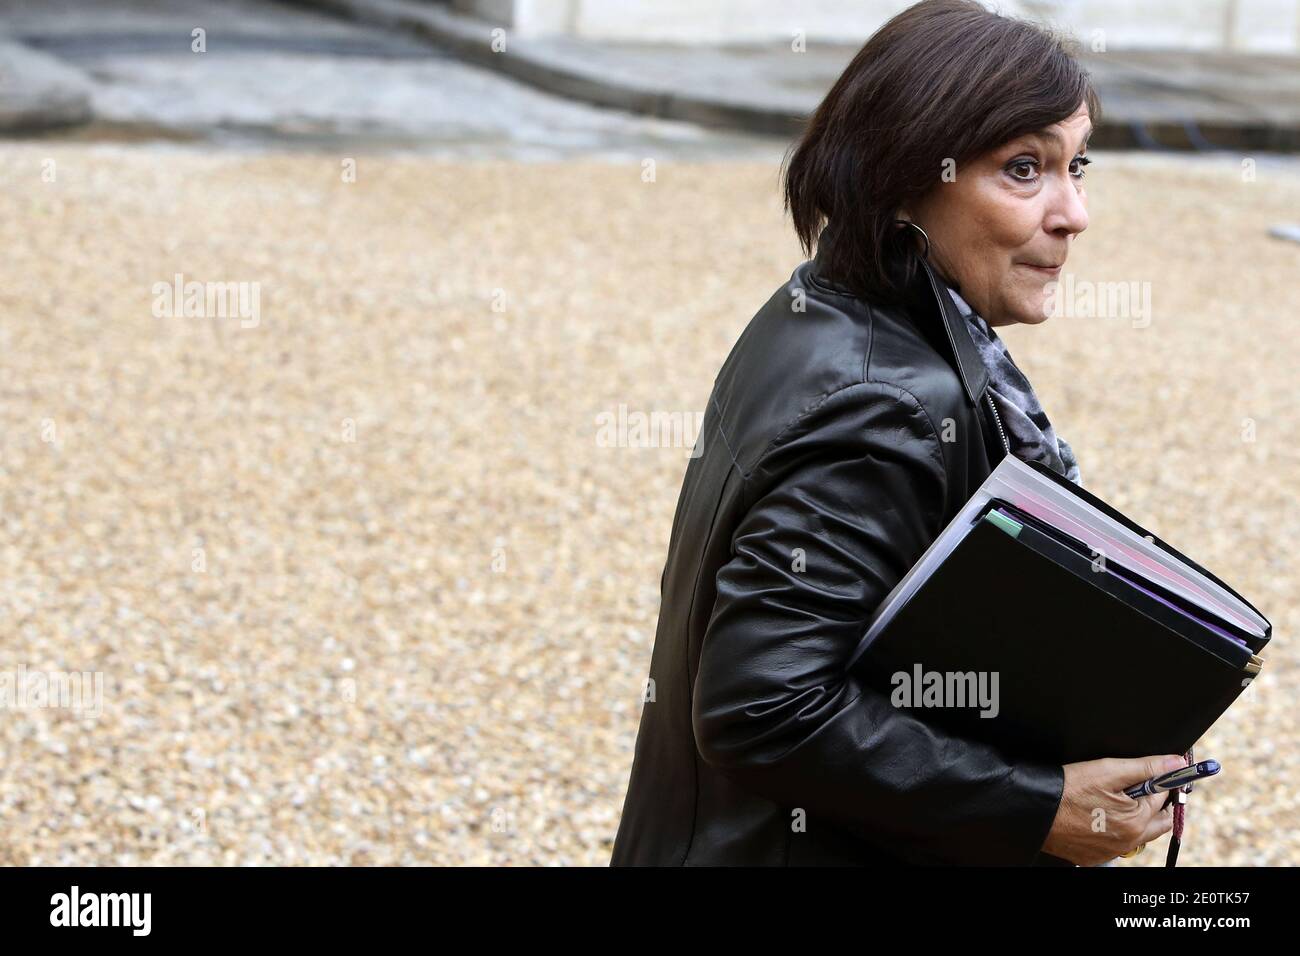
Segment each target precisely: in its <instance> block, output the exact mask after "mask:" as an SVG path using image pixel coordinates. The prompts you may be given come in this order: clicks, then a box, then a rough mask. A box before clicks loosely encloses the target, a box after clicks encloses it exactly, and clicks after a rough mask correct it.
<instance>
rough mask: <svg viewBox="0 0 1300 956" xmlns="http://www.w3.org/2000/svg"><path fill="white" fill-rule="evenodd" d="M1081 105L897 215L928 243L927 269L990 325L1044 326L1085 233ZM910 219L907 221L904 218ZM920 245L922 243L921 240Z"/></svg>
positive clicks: (1086, 123)
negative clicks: (1057, 285)
mask: <svg viewBox="0 0 1300 956" xmlns="http://www.w3.org/2000/svg"><path fill="white" fill-rule="evenodd" d="M1091 131H1092V121H1091V119H1090V118H1089V116H1088V108H1087V106H1086V105H1080V107H1079V109H1078V110H1077V111H1076V112H1075V113H1074V114H1073V115H1072V116H1070V117H1069V118H1068V119H1064V120H1062V121H1061V122H1059V123H1054V124H1053V125H1051V126H1048V127H1047V128H1046V129H1043V130H1041V131H1039V132H1037V133H1029V134H1027V135H1025V136H1021V137H1018V138H1017V139H1013V140H1011V141H1010V142H1007V143H1004V144H1003V145H1002V146H999V147H998V148H997V149H995V150H992V151H991V152H989V153H986V154H984V155H983V156H981V157H979V158H977V159H975V160H973V161H968V162H967V163H966V164H965V165H964V166H960V167H958V168H957V169H956V171H955V172H956V176H955V179H954V180H953V181H952V182H943V183H940V184H939V185H938V186H937V187H936V188H935V189H933V190H931V191H930V193H929V194H928V195H927V196H926V197H925V198H924V199H923V200H922V201H921V202H920V203H918V204H917V205H916V207H915V208H914V209H911V210H904V211H903V216H904V218H910V219H912V220H913V221H914V222H915V223H916V224H917V225H919V226H920V227H921V228H922V229H924V230H925V232H926V234H927V235H928V236H929V237H930V262H931V264H932V265H933V266H935V268H936V269H937V270H938V271H939V273H940V274H941V275H943V276H944V277H945V278H946V279H947V280H948V281H949V282H951V283H953V284H955V285H957V286H959V287H960V291H961V296H962V298H963V299H965V300H966V301H967V302H968V303H970V305H971V308H973V309H974V310H975V311H976V312H978V313H979V314H980V315H981V316H983V317H984V319H985V321H987V322H988V323H989V325H1010V324H1012V323H1013V322H1027V323H1031V324H1033V323H1038V322H1042V321H1043V320H1044V319H1045V318H1046V317H1047V310H1046V309H1045V308H1044V303H1045V302H1046V301H1047V300H1048V293H1049V292H1050V288H1054V287H1050V288H1049V287H1048V284H1049V283H1053V282H1056V281H1058V280H1059V279H1060V275H1061V268H1062V267H1063V266H1064V265H1065V260H1066V257H1067V256H1068V255H1069V254H1070V242H1071V240H1072V239H1073V238H1074V237H1075V235H1077V234H1078V233H1080V232H1083V230H1085V229H1087V228H1088V209H1087V206H1088V197H1087V193H1086V191H1085V190H1084V188H1083V167H1084V166H1085V165H1087V160H1086V159H1085V158H1084V154H1085V152H1086V150H1087V145H1088V135H1089V133H1091ZM909 213H910V215H909ZM918 242H919V237H918Z"/></svg>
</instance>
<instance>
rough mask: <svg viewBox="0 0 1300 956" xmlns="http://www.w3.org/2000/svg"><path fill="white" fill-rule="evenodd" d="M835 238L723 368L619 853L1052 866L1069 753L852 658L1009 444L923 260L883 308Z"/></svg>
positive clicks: (672, 582)
mask: <svg viewBox="0 0 1300 956" xmlns="http://www.w3.org/2000/svg"><path fill="white" fill-rule="evenodd" d="M828 238H829V237H828V236H827V235H826V234H825V233H824V234H823V237H822V242H823V243H825V242H826V241H827V239H828ZM824 249H825V246H824V245H822V246H820V247H819V251H818V255H817V257H816V258H815V259H813V260H811V261H808V262H804V263H803V264H801V265H800V266H799V267H798V268H797V269H795V271H794V273H793V275H792V276H791V278H790V280H789V281H788V282H787V283H786V284H785V285H784V286H782V287H781V288H780V289H778V290H777V292H776V293H775V294H774V295H773V296H772V298H771V299H770V300H769V301H768V302H767V303H766V304H765V305H764V306H763V307H762V309H760V310H759V312H758V314H757V315H755V316H754V318H753V320H752V321H751V322H750V323H749V325H748V327H747V328H746V329H745V331H744V333H743V334H742V335H741V337H740V339H739V341H738V342H737V343H736V345H735V347H734V349H733V350H732V352H731V355H730V356H729V357H728V358H727V360H726V362H725V364H724V365H723V367H722V370H721V372H720V373H719V374H718V377H717V380H716V382H715V384H714V389H713V394H712V396H711V397H710V399H709V405H708V408H707V409H706V411H705V417H704V421H703V427H702V429H701V433H700V438H699V442H701V443H702V445H701V446H700V447H697V448H696V452H697V455H696V457H693V458H692V459H691V460H690V463H689V465H688V466H687V470H686V477H685V481H684V483H683V486H682V491H681V497H680V499H679V501H678V504H677V512H676V515H675V517H674V519H673V527H672V536H671V540H670V544H669V550H668V561H667V564H666V566H665V568H664V573H663V578H662V581H661V607H660V614H659V625H658V630H657V632H656V636H655V644H654V652H653V657H652V660H651V665H650V678H651V682H650V683H649V684H648V685H647V686H648V690H647V694H646V696H647V698H648V699H647V701H646V703H645V705H644V708H643V710H642V715H641V724H640V730H639V733H638V736H637V742H636V756H635V760H634V763H633V766H632V776H631V781H630V783H629V786H628V791H627V797H626V800H625V802H624V806H623V816H622V820H621V822H620V824H619V829H618V836H617V838H616V840H615V843H614V852H613V857H612V859H611V863H612V864H613V865H616V866H617V865H637V864H640V865H683V864H684V865H716V864H750V865H752V864H771V865H783V864H789V865H800V864H826V863H839V864H891V863H893V864H897V863H917V864H927V863H929V864H933V863H949V864H1022V865H1024V864H1035V863H1049V864H1059V863H1061V862H1062V861H1059V860H1056V859H1055V858H1054V857H1049V856H1047V855H1046V854H1040V852H1039V850H1040V847H1041V846H1042V844H1043V841H1044V840H1045V838H1046V836H1047V833H1048V830H1049V829H1050V828H1051V824H1052V820H1053V818H1054V816H1055V813H1056V809H1057V806H1058V804H1059V802H1060V798H1061V790H1062V784H1063V772H1062V769H1061V767H1059V766H1049V765H1043V764H1034V763H1025V762H1018V761H1010V760H1008V759H1007V758H1006V757H1004V756H1003V755H1002V754H1001V753H999V752H998V751H996V750H994V749H993V748H991V747H989V746H986V745H984V744H982V743H977V742H974V741H970V740H963V739H959V738H954V737H952V736H949V735H947V734H945V733H943V732H942V731H940V730H939V729H937V728H935V727H932V726H930V725H928V724H926V723H924V722H922V721H921V720H918V719H917V718H916V717H915V716H912V715H910V714H908V713H907V712H905V711H902V710H898V709H896V708H895V707H893V706H892V705H891V703H890V701H889V699H888V698H887V696H885V695H884V694H881V693H879V692H877V691H875V690H873V689H871V688H868V687H866V686H864V684H863V683H862V682H861V681H860V680H859V679H858V678H857V677H855V676H854V675H853V674H852V673H849V672H846V667H845V665H846V663H847V660H848V657H849V655H850V653H851V652H852V651H853V650H854V648H855V647H856V645H857V642H858V640H859V638H860V637H861V635H862V634H863V632H864V630H865V627H866V624H867V621H868V619H869V618H870V616H871V614H872V612H873V611H874V610H875V608H876V607H877V605H878V604H879V603H880V602H881V600H882V599H883V598H884V597H885V595H886V594H888V592H889V591H890V589H892V588H893V586H894V585H895V584H896V583H897V582H898V580H899V579H900V578H901V577H902V576H903V574H904V573H905V572H906V571H907V570H908V568H910V567H911V566H912V564H913V563H915V561H916V560H917V558H919V557H920V556H921V553H922V552H923V551H924V550H925V549H926V547H927V546H928V545H929V544H930V542H931V541H933V540H934V538H935V537H936V536H937V535H938V534H939V532H940V531H941V530H942V529H943V527H944V526H945V525H946V524H947V523H948V521H949V520H950V519H951V518H952V517H953V516H954V515H955V514H956V513H957V512H958V511H959V510H960V509H961V507H962V505H963V504H965V502H966V501H967V500H968V499H969V497H970V496H971V494H972V493H973V492H974V491H975V489H976V488H977V487H978V486H979V484H980V482H982V481H983V480H984V478H985V477H986V476H987V475H988V473H989V472H990V471H991V470H992V468H993V466H994V465H995V464H996V463H997V461H998V460H1000V459H1001V457H1002V456H1003V455H1004V454H1006V453H1007V452H1008V446H1007V444H1006V437H1005V435H1004V434H1003V433H1002V424H1001V422H1000V421H998V420H997V417H996V416H997V413H996V409H994V408H993V407H992V402H991V400H990V398H989V396H988V394H987V391H986V389H987V385H988V373H987V370H986V369H985V368H984V365H983V363H982V362H981V360H980V357H979V354H978V352H977V351H976V348H975V345H974V342H973V341H972V340H971V338H970V334H969V332H968V331H967V326H966V322H965V320H964V319H963V318H962V317H961V315H960V314H959V313H958V312H957V309H956V306H955V303H954V302H953V301H952V298H951V296H949V295H948V294H947V292H946V290H945V289H944V287H943V286H942V285H941V284H940V281H941V280H939V278H938V277H937V275H935V274H934V273H933V271H932V270H931V269H930V267H929V266H928V265H925V266H924V267H923V269H924V271H923V272H922V273H921V274H919V275H918V283H917V293H918V294H917V296H916V298H915V300H914V301H915V303H916V304H915V305H913V306H907V307H882V306H879V305H873V304H868V303H867V302H865V301H864V300H862V299H860V298H856V297H854V296H852V295H849V294H848V293H847V291H846V290H845V289H844V288H843V287H842V286H839V285H836V284H834V283H832V282H830V281H829V280H828V279H827V278H826V277H825V275H824V268H823V267H824V264H825V263H824V255H823V251H822V250H824ZM800 308H802V311H800ZM971 639H972V640H978V639H979V635H978V634H973V635H972V636H971Z"/></svg>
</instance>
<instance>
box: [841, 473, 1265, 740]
mask: <svg viewBox="0 0 1300 956" xmlns="http://www.w3.org/2000/svg"><path fill="white" fill-rule="evenodd" d="M1271 636H1272V625H1271V624H1270V623H1269V622H1268V621H1267V620H1266V619H1265V618H1264V616H1263V615H1262V614H1260V612H1259V611H1258V610H1257V609H1256V608H1255V607H1254V606H1253V605H1251V604H1250V603H1249V602H1248V601H1246V600H1245V599H1244V598H1243V597H1242V596H1241V595H1239V594H1238V593H1237V592H1235V591H1234V590H1232V589H1231V588H1230V587H1228V585H1226V584H1225V583H1223V582H1222V581H1221V580H1219V579H1218V578H1216V577H1215V576H1214V575H1212V574H1210V573H1209V572H1208V571H1206V570H1205V569H1204V568H1202V567H1200V566H1199V565H1197V564H1195V563H1194V562H1192V561H1191V560H1190V559H1189V558H1187V557H1185V556H1184V555H1182V554H1180V553H1179V552H1177V551H1175V550H1174V549H1173V548H1171V547H1170V546H1169V545H1167V544H1166V543H1164V542H1163V541H1160V540H1159V539H1158V538H1156V537H1155V536H1154V535H1152V534H1150V533H1149V532H1147V531H1145V530H1144V529H1143V528H1141V527H1140V526H1138V525H1137V524H1135V523H1133V522H1132V521H1131V520H1129V519H1128V518H1127V517H1125V516H1124V515H1122V514H1120V513H1119V512H1118V511H1116V510H1115V509H1113V508H1111V507H1110V506H1108V505H1107V504H1106V503H1105V502H1103V501H1101V500H1100V499H1098V498H1096V497H1095V496H1094V495H1092V494H1090V493H1089V492H1087V491H1086V490H1084V489H1083V488H1081V487H1079V486H1077V485H1075V484H1074V483H1073V482H1070V481H1068V480H1067V479H1065V478H1063V477H1061V476H1060V475H1058V474H1056V473H1055V472H1054V471H1052V470H1051V469H1049V468H1047V467H1045V466H1043V465H1041V464H1039V463H1037V462H1028V463H1026V462H1024V461H1021V460H1020V459H1018V458H1016V457H1015V456H1013V455H1008V456H1006V457H1004V458H1003V459H1002V461H1001V462H1000V463H999V464H998V466H997V468H995V469H994V471H993V472H992V474H990V475H989V477H988V478H987V479H986V480H985V481H984V483H983V484H982V485H981V486H980V488H979V489H978V490H977V491H976V492H975V494H974V496H973V497H972V498H971V499H970V501H969V502H967V504H966V506H965V507H964V508H963V509H962V510H961V512H960V513H959V514H958V515H957V516H956V517H955V518H954V519H953V520H952V521H951V522H950V523H949V525H948V527H947V528H945V529H944V531H943V532H942V533H941V534H940V535H939V537H938V538H936V539H935V541H934V543H933V544H932V545H931V546H930V548H929V549H928V550H927V551H926V552H925V554H924V555H922V556H921V559H920V560H919V561H918V562H917V564H916V565H915V566H914V567H913V568H912V569H911V570H910V571H909V572H908V573H907V575H906V576H904V577H903V579H902V580H901V581H900V582H899V583H898V585H897V586H896V587H895V588H894V590H893V591H892V592H890V594H889V595H888V596H887V597H886V598H885V600H884V601H883V602H882V603H881V605H880V607H879V609H878V610H877V612H876V615H875V617H874V618H873V619H872V621H871V623H870V625H869V627H868V629H867V632H866V634H865V635H864V637H863V639H862V641H861V643H860V644H859V647H858V649H857V653H856V654H855V656H854V659H853V663H852V664H851V665H850V666H851V667H853V668H857V669H860V670H861V671H862V673H863V674H864V676H866V677H867V679H868V680H869V682H870V683H872V684H873V685H874V686H877V687H878V688H879V689H880V690H881V691H883V692H886V693H891V694H895V695H897V694H898V692H899V691H900V689H902V688H903V686H904V685H911V684H914V683H916V682H917V681H923V682H925V683H926V684H927V686H929V687H930V689H931V690H933V691H934V693H931V694H930V695H929V696H928V697H924V696H923V695H921V694H915V695H909V694H902V695H901V696H900V697H898V700H901V701H902V702H903V703H902V706H907V707H908V708H909V709H913V710H916V711H917V716H921V717H923V718H924V719H926V720H930V721H933V722H936V723H939V724H941V725H944V726H947V727H949V728H950V729H951V730H953V731H955V732H959V733H962V734H966V735H968V736H973V737H976V738H979V739H982V740H985V741H987V742H990V743H994V744H996V745H998V746H1000V747H1002V748H1004V749H1005V750H1006V751H1008V752H1009V753H1011V754H1017V755H1023V756H1025V757H1030V758H1035V759H1043V760H1050V761H1053V762H1059V763H1069V762H1072V761H1076V760H1089V759H1094V758H1099V757H1141V756H1147V755H1150V754H1165V753H1184V752H1186V751H1187V750H1188V749H1190V748H1191V746H1192V744H1194V743H1195V742H1196V740H1197V739H1198V738H1199V737H1200V736H1201V735H1202V734H1203V733H1204V732H1205V731H1206V730H1207V729H1208V728H1209V727H1210V726H1211V725H1212V724H1213V723H1214V721H1215V720H1217V719H1218V718H1219V716H1220V715H1221V714H1223V712H1224V711H1225V710H1227V708H1228V707H1229V706H1230V705H1231V704H1232V702H1233V701H1234V700H1236V699H1237V697H1238V696H1239V695H1240V694H1241V693H1242V691H1243V690H1244V689H1245V688H1246V687H1247V686H1248V685H1249V684H1250V682H1251V681H1252V680H1253V679H1254V677H1255V675H1257V674H1258V673H1259V672H1260V667H1261V666H1262V665H1263V660H1262V658H1261V657H1260V653H1261V652H1262V651H1263V649H1264V645H1265V644H1267V643H1268V640H1269V638H1270V637H1271ZM963 681H964V682H965V683H963ZM981 681H982V683H980V682H981ZM976 686H978V687H980V688H982V693H983V695H984V697H985V698H987V697H988V694H989V692H990V689H995V690H996V697H997V699H996V701H995V702H993V704H992V705H990V703H989V702H988V701H987V699H986V700H985V701H984V702H983V703H980V702H979V701H971V700H970V699H969V698H970V697H971V696H978V695H971V694H966V695H964V696H965V699H963V694H962V693H960V692H961V691H962V689H963V687H965V688H966V689H970V688H974V687H976ZM908 689H911V688H910V687H909V688H908ZM896 702H897V701H896ZM921 711H924V713H922V712H921Z"/></svg>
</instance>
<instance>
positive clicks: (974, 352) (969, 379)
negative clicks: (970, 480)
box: [813, 226, 989, 406]
mask: <svg viewBox="0 0 1300 956" xmlns="http://www.w3.org/2000/svg"><path fill="white" fill-rule="evenodd" d="M832 235H833V234H832V233H831V227H830V226H826V227H825V228H824V229H823V230H822V232H821V235H820V236H819V237H818V239H817V253H816V255H815V256H814V257H813V273H814V274H815V275H816V276H817V281H818V282H820V283H821V284H822V285H825V286H827V287H829V288H831V289H835V290H837V291H839V292H843V293H848V292H849V290H848V289H847V288H846V287H844V286H842V285H839V284H837V283H835V282H832V281H831V280H830V279H829V278H827V276H826V266H827V259H828V256H827V255H826V253H825V250H826V248H827V246H828V244H829V242H830V240H831V238H832ZM919 261H920V264H921V270H922V274H921V277H920V278H919V279H918V281H923V282H924V283H925V285H926V290H927V294H926V295H925V296H924V297H923V301H927V302H929V301H932V302H934V304H935V305H936V306H937V307H938V310H939V316H940V320H941V321H942V323H943V327H944V331H945V333H946V337H947V340H948V345H949V348H950V349H951V357H952V359H953V361H954V362H955V363H956V368H957V375H958V377H959V378H961V384H962V388H963V389H965V392H966V397H967V399H969V400H970V403H971V405H972V406H978V405H979V400H980V396H981V395H983V394H984V389H985V387H986V386H987V385H988V383H989V371H988V368H987V367H986V366H985V365H984V360H983V359H982V358H981V357H980V354H979V349H978V348H977V347H976V346H975V340H974V339H972V338H971V332H970V326H969V325H968V324H967V319H966V318H965V316H963V315H962V314H961V312H960V311H959V310H958V308H957V303H956V302H954V301H953V298H952V294H951V293H950V292H949V291H948V286H947V284H946V283H945V282H944V280H943V279H942V278H940V277H939V273H938V272H937V271H935V269H934V267H933V266H931V265H930V261H929V260H928V259H921V260H919Z"/></svg>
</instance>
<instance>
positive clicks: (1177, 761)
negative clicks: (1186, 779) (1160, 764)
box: [1165, 757, 1187, 770]
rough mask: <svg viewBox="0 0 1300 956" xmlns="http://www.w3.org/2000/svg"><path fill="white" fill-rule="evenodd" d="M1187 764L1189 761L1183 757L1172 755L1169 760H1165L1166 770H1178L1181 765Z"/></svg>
mask: <svg viewBox="0 0 1300 956" xmlns="http://www.w3.org/2000/svg"><path fill="white" fill-rule="evenodd" d="M1186 766H1187V761H1186V760H1184V759H1183V758H1182V757H1170V758H1169V759H1168V760H1166V761H1165V769H1166V770H1177V769H1178V768H1180V767H1186Z"/></svg>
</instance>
